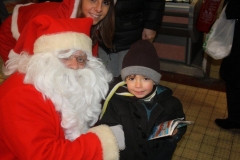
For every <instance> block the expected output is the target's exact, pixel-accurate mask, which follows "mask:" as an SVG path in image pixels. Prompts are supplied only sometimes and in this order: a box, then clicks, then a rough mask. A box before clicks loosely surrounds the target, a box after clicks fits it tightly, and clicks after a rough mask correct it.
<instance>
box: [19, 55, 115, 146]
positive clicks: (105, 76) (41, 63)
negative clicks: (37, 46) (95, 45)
mask: <svg viewBox="0 0 240 160" xmlns="http://www.w3.org/2000/svg"><path fill="white" fill-rule="evenodd" d="M21 56H22V57H24V55H21ZM88 60H89V61H88V62H87V65H86V67H85V68H84V69H79V70H73V69H68V68H66V67H65V66H64V64H63V63H62V62H61V61H60V60H59V59H58V58H57V56H56V55H54V54H53V53H40V54H35V55H33V56H32V57H28V56H25V58H22V59H21V60H20V61H22V63H18V64H26V62H27V64H28V65H22V66H21V65H19V67H18V70H19V71H20V72H23V73H26V76H25V79H24V82H25V83H30V84H33V85H34V86H35V87H36V89H37V90H39V91H40V92H41V93H42V94H43V96H44V98H49V99H50V100H51V101H52V102H53V104H54V105H55V108H56V110H57V111H58V112H60V113H61V118H62V119H61V126H62V127H63V129H64V131H65V137H66V138H67V139H69V140H71V141H72V140H74V139H76V138H77V137H78V136H79V135H81V134H83V133H86V132H87V130H88V129H89V127H90V126H92V125H94V124H95V123H96V121H97V120H98V117H99V114H100V112H101V100H102V99H104V98H105V96H106V94H107V91H108V82H110V81H111V79H112V75H111V74H110V73H109V72H108V71H107V70H106V69H105V66H104V65H103V63H102V62H101V61H100V60H99V59H97V58H95V57H92V56H89V55H88ZM23 62H24V63H23Z"/></svg>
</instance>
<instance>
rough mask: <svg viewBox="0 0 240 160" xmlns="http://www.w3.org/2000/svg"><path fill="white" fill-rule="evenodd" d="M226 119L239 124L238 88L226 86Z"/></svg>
mask: <svg viewBox="0 0 240 160" xmlns="http://www.w3.org/2000/svg"><path fill="white" fill-rule="evenodd" d="M226 95H227V108H228V119H229V121H230V122H233V123H236V124H240V88H237V87H234V86H231V85H230V84H226Z"/></svg>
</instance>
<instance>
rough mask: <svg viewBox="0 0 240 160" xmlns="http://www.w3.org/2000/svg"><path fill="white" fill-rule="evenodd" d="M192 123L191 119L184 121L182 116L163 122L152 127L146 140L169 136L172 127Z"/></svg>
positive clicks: (172, 129)
mask: <svg viewBox="0 0 240 160" xmlns="http://www.w3.org/2000/svg"><path fill="white" fill-rule="evenodd" d="M193 123H194V122H193V121H185V120H184V118H177V119H173V120H169V121H166V122H163V123H161V124H159V125H157V126H155V127H154V128H153V131H152V133H151V135H150V136H149V138H148V140H152V139H156V138H161V137H166V136H171V135H172V133H173V131H174V129H176V128H180V127H183V126H186V125H188V124H193Z"/></svg>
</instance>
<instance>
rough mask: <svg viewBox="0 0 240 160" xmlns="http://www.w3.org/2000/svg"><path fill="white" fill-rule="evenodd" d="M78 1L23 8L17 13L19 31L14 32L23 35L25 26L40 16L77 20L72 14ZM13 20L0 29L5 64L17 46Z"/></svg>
mask: <svg viewBox="0 0 240 160" xmlns="http://www.w3.org/2000/svg"><path fill="white" fill-rule="evenodd" d="M77 1H78V0H63V2H44V3H36V4H30V5H25V6H21V7H20V8H19V10H18V13H17V27H18V31H14V32H19V33H20V34H21V32H22V30H23V28H24V27H25V25H26V24H27V23H28V22H29V21H30V20H31V19H33V18H34V17H36V16H38V15H48V16H51V17H53V18H76V17H74V16H73V15H71V14H72V12H73V10H74V9H76V7H77V6H75V5H76V4H75V3H76V2H77ZM74 7H75V8H74ZM75 16H76V15H75ZM11 19H12V17H11V16H10V17H9V18H7V20H5V21H4V22H3V23H2V25H1V28H0V56H1V57H2V59H3V61H4V63H5V62H6V61H7V60H8V54H9V52H10V50H11V49H13V48H14V46H15V44H16V40H14V38H13V33H12V31H11V25H16V24H12V21H11Z"/></svg>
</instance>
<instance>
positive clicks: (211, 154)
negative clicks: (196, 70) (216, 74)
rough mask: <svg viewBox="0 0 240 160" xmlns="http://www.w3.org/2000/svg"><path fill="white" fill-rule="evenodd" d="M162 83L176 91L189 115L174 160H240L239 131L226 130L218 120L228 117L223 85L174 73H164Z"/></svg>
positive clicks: (175, 93)
mask: <svg viewBox="0 0 240 160" xmlns="http://www.w3.org/2000/svg"><path fill="white" fill-rule="evenodd" d="M163 77H165V78H162V79H163V80H162V81H161V82H160V84H162V85H165V86H167V87H169V88H171V89H172V90H173V93H174V96H176V97H178V98H179V99H180V100H181V102H182V104H183V108H184V111H185V114H186V118H187V120H192V121H195V123H194V124H193V125H189V126H188V129H187V133H186V134H185V135H184V137H183V139H182V140H181V141H180V142H179V145H178V147H177V149H176V151H175V153H174V156H173V160H238V159H240V130H237V129H236V130H223V129H220V128H219V127H218V126H216V125H215V123H214V120H215V119H216V118H225V117H227V112H226V95H225V92H224V90H225V88H224V87H223V86H224V83H223V82H221V81H214V80H207V79H198V78H194V77H190V76H184V75H179V74H173V73H167V72H165V73H163Z"/></svg>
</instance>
